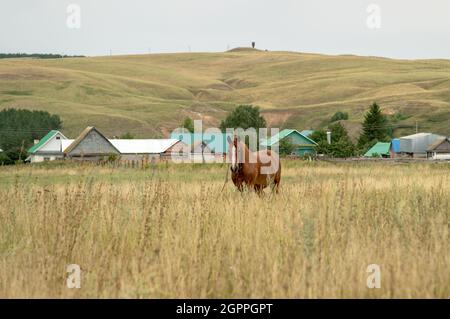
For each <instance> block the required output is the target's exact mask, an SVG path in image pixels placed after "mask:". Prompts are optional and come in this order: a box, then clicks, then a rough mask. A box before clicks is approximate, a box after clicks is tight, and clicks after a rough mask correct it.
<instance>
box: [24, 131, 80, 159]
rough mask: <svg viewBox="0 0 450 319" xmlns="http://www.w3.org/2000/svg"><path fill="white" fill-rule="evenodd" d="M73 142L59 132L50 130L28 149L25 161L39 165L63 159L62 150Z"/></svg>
mask: <svg viewBox="0 0 450 319" xmlns="http://www.w3.org/2000/svg"><path fill="white" fill-rule="evenodd" d="M72 142H73V140H71V139H68V138H67V137H65V136H64V135H63V134H62V133H61V132H60V131H57V130H52V131H50V132H49V133H48V134H47V135H45V136H44V137H43V138H42V139H41V140H40V141H38V140H37V141H35V143H34V145H33V146H32V147H30V149H29V150H28V153H29V154H30V156H29V157H28V158H27V161H30V162H31V163H39V162H45V161H54V160H57V159H62V158H63V157H64V150H65V149H66V148H67V147H68V146H69V145H70V144H71V143H72Z"/></svg>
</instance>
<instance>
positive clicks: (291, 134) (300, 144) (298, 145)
mask: <svg viewBox="0 0 450 319" xmlns="http://www.w3.org/2000/svg"><path fill="white" fill-rule="evenodd" d="M285 139H287V140H289V141H290V143H291V144H292V145H294V150H293V152H292V154H291V155H295V156H305V155H307V154H311V155H314V154H316V147H317V143H316V142H314V141H313V140H312V139H310V138H309V137H307V136H305V135H303V134H302V133H300V132H299V131H297V130H290V129H284V130H282V131H281V132H279V133H277V134H275V135H274V136H272V137H271V138H268V139H267V140H262V141H261V145H262V146H265V147H273V146H274V145H276V144H279V143H280V142H281V141H282V140H285Z"/></svg>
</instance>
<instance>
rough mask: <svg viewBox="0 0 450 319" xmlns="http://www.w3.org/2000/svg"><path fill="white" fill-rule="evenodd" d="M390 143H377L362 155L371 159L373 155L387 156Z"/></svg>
mask: <svg viewBox="0 0 450 319" xmlns="http://www.w3.org/2000/svg"><path fill="white" fill-rule="evenodd" d="M390 147H391V143H383V142H378V143H377V144H375V145H374V146H372V148H371V149H370V150H368V151H367V152H366V154H364V156H365V157H373V156H374V155H376V154H378V155H389V149H390Z"/></svg>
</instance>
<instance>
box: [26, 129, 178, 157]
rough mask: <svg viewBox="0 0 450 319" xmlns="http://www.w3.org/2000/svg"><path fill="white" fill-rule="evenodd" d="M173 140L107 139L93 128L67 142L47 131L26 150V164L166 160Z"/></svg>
mask: <svg viewBox="0 0 450 319" xmlns="http://www.w3.org/2000/svg"><path fill="white" fill-rule="evenodd" d="M177 143H179V140H176V139H108V138H106V137H105V136H104V135H103V134H102V133H101V132H100V131H99V130H98V129H96V128H95V127H87V128H86V129H85V130H83V132H82V133H81V134H80V135H79V136H78V137H77V139H75V140H74V139H68V138H67V137H66V136H64V134H62V133H61V132H59V131H57V130H53V131H50V132H49V133H48V134H47V135H45V136H44V137H43V138H42V139H41V140H39V141H35V144H34V145H33V146H32V147H31V148H30V149H29V150H28V153H29V154H30V155H29V156H28V158H27V161H29V162H31V163H39V162H44V161H53V160H57V159H65V158H67V159H72V160H83V161H99V160H107V159H117V160H120V161H142V160H144V161H147V160H152V159H156V158H158V159H159V158H161V157H164V156H169V155H170V154H171V151H172V150H173V148H174V146H175V145H176V144H177Z"/></svg>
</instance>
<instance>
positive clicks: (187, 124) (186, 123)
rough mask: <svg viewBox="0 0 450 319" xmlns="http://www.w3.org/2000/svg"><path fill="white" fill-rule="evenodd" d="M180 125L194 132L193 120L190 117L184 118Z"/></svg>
mask: <svg viewBox="0 0 450 319" xmlns="http://www.w3.org/2000/svg"><path fill="white" fill-rule="evenodd" d="M181 127H183V128H185V129H186V130H188V131H189V132H191V133H194V121H193V120H192V119H191V118H190V117H187V118H185V119H184V121H183V124H182V125H181Z"/></svg>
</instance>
